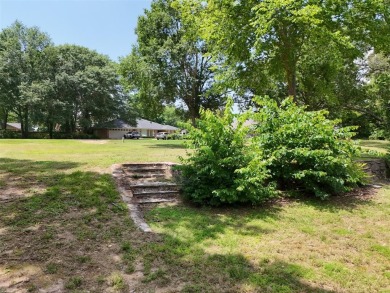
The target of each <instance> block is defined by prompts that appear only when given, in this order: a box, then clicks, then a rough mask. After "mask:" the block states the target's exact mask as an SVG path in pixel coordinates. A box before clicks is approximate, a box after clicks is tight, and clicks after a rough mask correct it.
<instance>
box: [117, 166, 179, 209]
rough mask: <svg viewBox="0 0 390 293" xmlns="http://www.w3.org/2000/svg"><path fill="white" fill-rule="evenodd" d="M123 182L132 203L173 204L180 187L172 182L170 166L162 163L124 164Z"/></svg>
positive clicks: (177, 196)
mask: <svg viewBox="0 0 390 293" xmlns="http://www.w3.org/2000/svg"><path fill="white" fill-rule="evenodd" d="M122 166H123V181H124V182H125V183H124V187H125V189H126V190H128V191H130V192H129V194H130V195H131V201H132V202H133V203H138V204H143V203H158V202H175V201H177V200H178V198H179V195H180V193H179V190H180V187H179V186H178V185H177V184H176V183H175V182H174V181H172V172H171V166H169V168H168V167H167V165H166V164H163V163H150V164H148V163H145V164H124V165H122Z"/></svg>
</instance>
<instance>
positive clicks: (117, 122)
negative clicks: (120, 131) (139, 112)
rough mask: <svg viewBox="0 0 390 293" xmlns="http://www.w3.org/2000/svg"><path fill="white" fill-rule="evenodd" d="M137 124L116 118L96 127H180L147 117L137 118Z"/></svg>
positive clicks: (172, 128)
mask: <svg viewBox="0 0 390 293" xmlns="http://www.w3.org/2000/svg"><path fill="white" fill-rule="evenodd" d="M136 123H137V124H136V125H131V124H129V123H127V122H125V121H123V120H121V119H115V120H112V121H108V122H106V123H102V124H99V125H97V126H95V128H96V129H114V128H137V129H151V130H177V129H179V128H177V127H174V126H171V125H164V124H159V123H156V122H152V121H149V120H146V119H137V120H136Z"/></svg>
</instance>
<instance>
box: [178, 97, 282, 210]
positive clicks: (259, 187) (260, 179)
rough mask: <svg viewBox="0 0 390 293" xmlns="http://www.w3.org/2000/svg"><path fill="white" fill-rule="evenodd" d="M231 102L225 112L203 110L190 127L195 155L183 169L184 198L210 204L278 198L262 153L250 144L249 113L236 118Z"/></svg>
mask: <svg viewBox="0 0 390 293" xmlns="http://www.w3.org/2000/svg"><path fill="white" fill-rule="evenodd" d="M232 105H233V101H232V100H231V99H230V100H229V101H228V103H227V105H226V109H225V111H224V112H222V113H219V114H215V113H213V112H211V111H209V110H202V111H201V113H200V116H201V118H200V119H199V120H197V124H196V127H193V126H191V125H190V124H188V125H186V126H185V127H186V128H187V129H189V133H190V138H191V140H190V141H189V142H188V145H189V147H190V148H191V149H194V151H193V152H191V153H189V154H188V158H186V159H183V158H182V162H183V163H184V164H183V166H181V170H182V178H183V181H184V182H183V191H184V195H185V196H186V197H187V198H189V199H191V200H192V201H193V202H195V203H199V204H207V205H213V206H216V205H220V204H233V203H247V202H249V203H252V204H256V203H260V202H262V201H264V200H267V199H269V198H270V197H272V196H274V195H275V191H274V188H273V186H272V185H270V184H269V183H268V178H269V174H268V172H267V170H266V169H265V164H266V162H265V161H263V160H262V155H261V154H262V152H261V150H260V149H259V148H258V147H257V145H255V144H250V143H248V131H249V128H248V127H247V126H245V121H246V120H247V118H248V115H249V114H248V113H246V114H243V115H234V114H233V113H232Z"/></svg>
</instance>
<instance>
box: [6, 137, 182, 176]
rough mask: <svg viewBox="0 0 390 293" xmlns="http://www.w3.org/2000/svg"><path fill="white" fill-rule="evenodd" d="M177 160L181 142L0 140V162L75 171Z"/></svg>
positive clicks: (148, 140)
mask: <svg viewBox="0 0 390 293" xmlns="http://www.w3.org/2000/svg"><path fill="white" fill-rule="evenodd" d="M179 156H185V148H184V146H183V141H181V140H166V141H164V140H159V141H157V140H155V139H139V140H125V141H124V142H122V140H37V139H31V140H20V139H19V140H18V139H15V140H0V158H10V159H18V160H32V161H51V162H72V163H73V164H75V165H77V166H75V169H78V170H99V171H102V172H110V169H109V168H110V166H111V165H112V164H116V163H124V162H160V161H167V162H178V161H179V159H178V157H179ZM72 169H73V168H72Z"/></svg>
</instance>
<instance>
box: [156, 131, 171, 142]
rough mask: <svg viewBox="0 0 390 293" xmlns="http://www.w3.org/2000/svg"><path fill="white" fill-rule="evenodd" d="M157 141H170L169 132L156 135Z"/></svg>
mask: <svg viewBox="0 0 390 293" xmlns="http://www.w3.org/2000/svg"><path fill="white" fill-rule="evenodd" d="M156 138H157V140H159V139H168V132H159V133H157V134H156Z"/></svg>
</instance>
